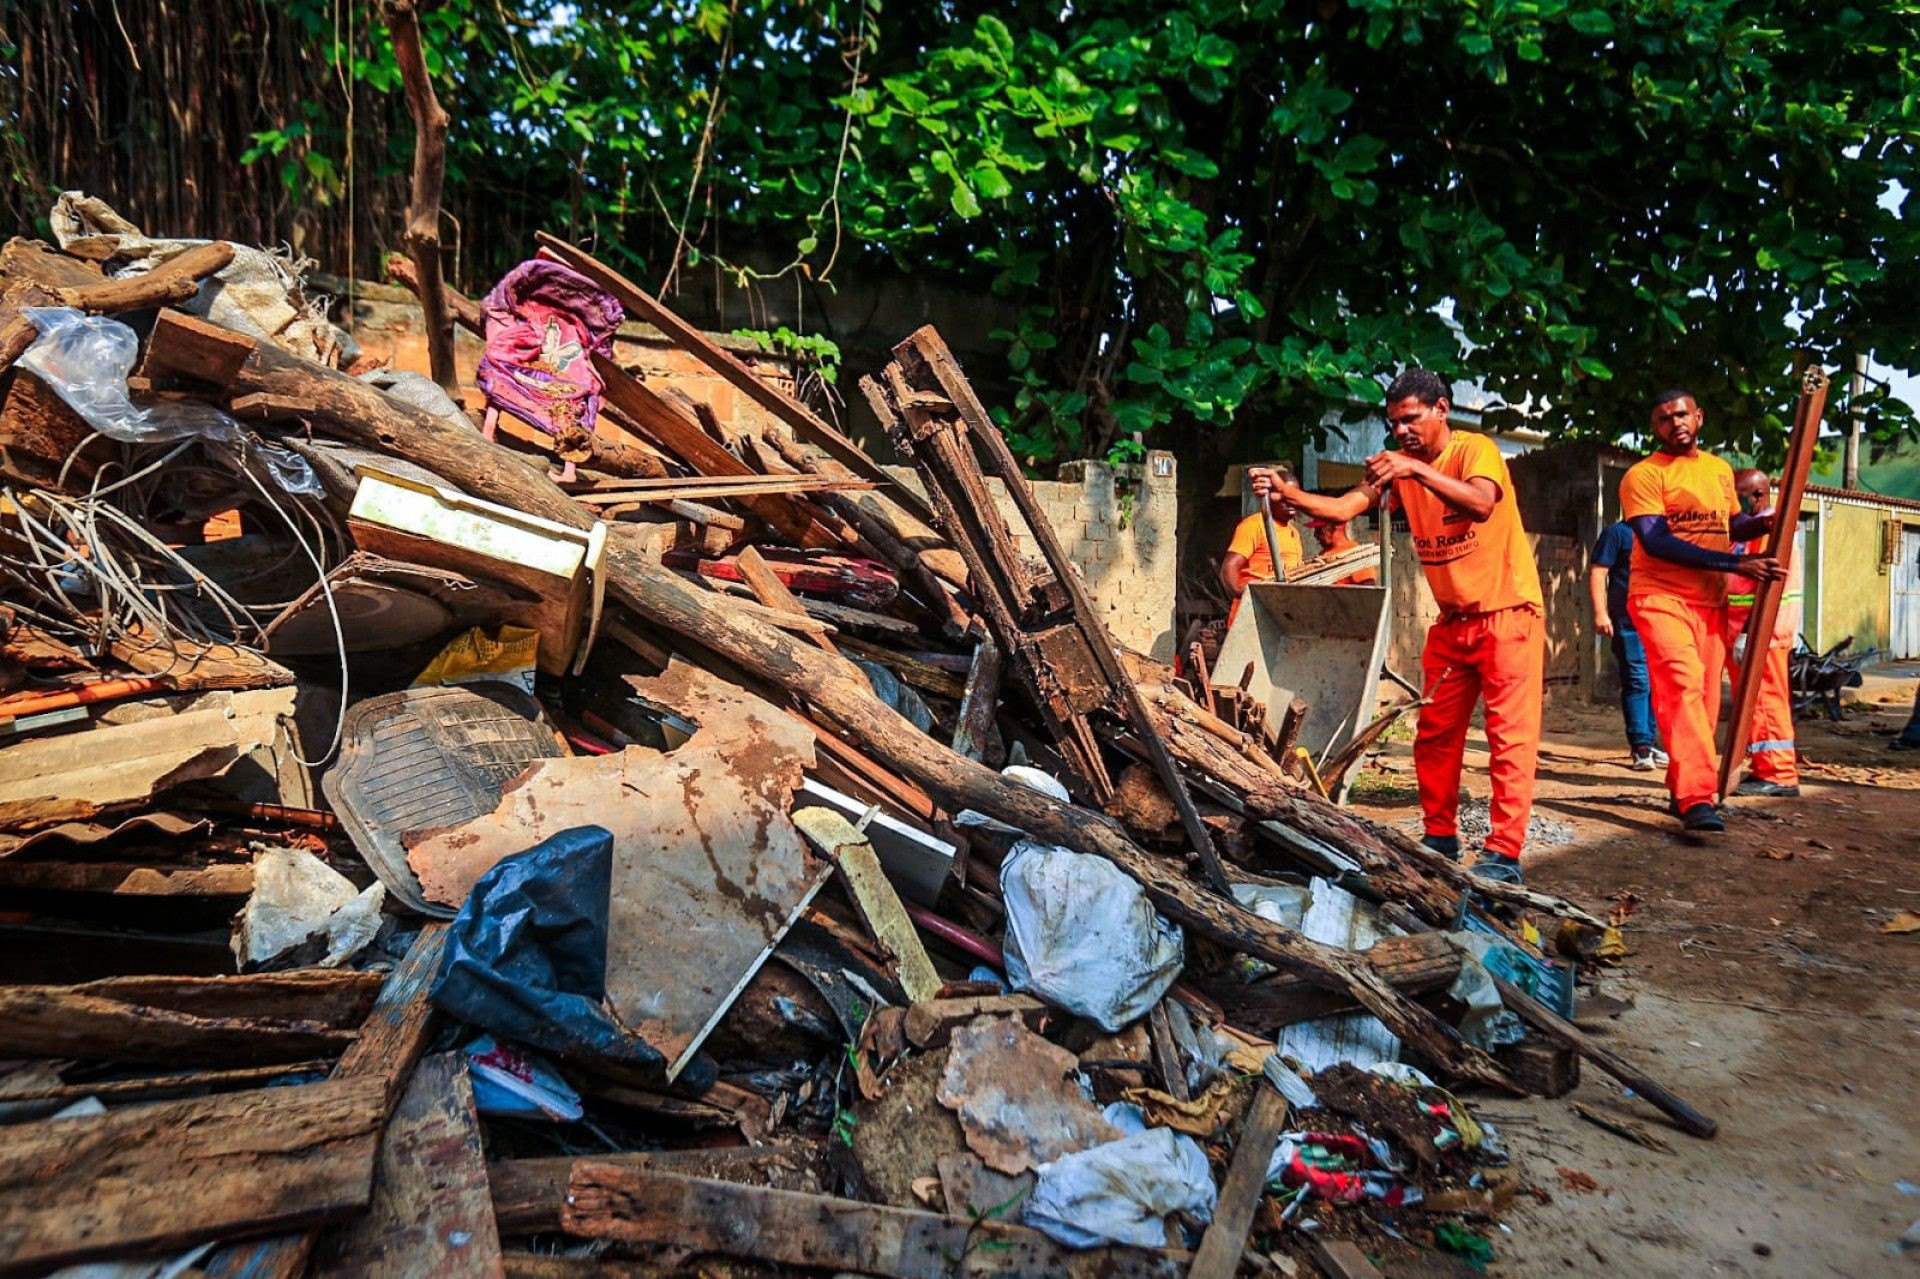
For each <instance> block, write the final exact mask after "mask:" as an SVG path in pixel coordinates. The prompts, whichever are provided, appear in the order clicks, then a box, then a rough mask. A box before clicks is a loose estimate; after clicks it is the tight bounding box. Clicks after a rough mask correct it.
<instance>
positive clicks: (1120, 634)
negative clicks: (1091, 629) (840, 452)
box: [887, 451, 1180, 661]
mask: <svg viewBox="0 0 1920 1279" xmlns="http://www.w3.org/2000/svg"><path fill="white" fill-rule="evenodd" d="M887 470H888V472H889V473H890V474H892V475H894V476H895V477H897V478H898V479H899V480H900V482H901V483H902V484H904V485H905V486H907V487H908V488H911V489H912V490H913V491H914V492H916V493H924V491H925V490H924V489H923V488H922V487H921V484H920V477H919V476H918V475H917V474H916V473H915V472H914V471H913V470H912V469H911V468H909V467H888V468H887ZM1178 479H1179V474H1178V470H1177V468H1176V466H1175V464H1174V459H1173V455H1172V454H1171V453H1162V452H1158V451H1156V452H1152V453H1149V454H1147V460H1146V461H1145V462H1144V463H1142V464H1141V465H1139V466H1136V467H1127V468H1126V474H1125V475H1124V476H1122V475H1116V474H1115V471H1114V468H1113V467H1111V466H1108V465H1107V464H1106V463H1104V462H1069V463H1067V464H1066V465H1065V466H1063V467H1061V468H1060V478H1059V479H1058V480H1036V481H1032V482H1031V483H1030V484H1029V487H1030V488H1032V489H1033V494H1034V498H1035V500H1036V501H1038V503H1039V505H1040V510H1041V512H1042V514H1043V515H1044V516H1045V517H1046V520H1047V523H1048V524H1049V525H1051V526H1052V528H1053V531H1054V535H1055V536H1056V537H1058V538H1059V539H1060V544H1061V549H1063V550H1064V551H1065V552H1066V554H1067V558H1068V559H1069V560H1071V561H1072V563H1073V565H1074V566H1075V567H1076V568H1077V569H1078V570H1079V571H1080V577H1081V580H1082V581H1084V582H1085V583H1086V585H1087V589H1088V591H1089V593H1091V594H1092V596H1093V601H1094V604H1095V606H1096V607H1097V608H1098V609H1099V610H1100V614H1101V620H1102V621H1104V622H1105V623H1106V624H1107V629H1109V630H1110V631H1112V632H1113V636H1114V638H1115V639H1117V640H1119V641H1120V642H1121V643H1122V644H1125V645H1126V646H1127V647H1128V648H1131V649H1134V650H1135V651H1137V652H1141V653H1145V654H1147V655H1148V656H1150V657H1154V658H1157V659H1159V660H1161V661H1172V660H1173V653H1174V634H1173V597H1174V583H1175V580H1176V579H1177V577H1178V575H1179V573H1178V569H1179V556H1178V554H1177V551H1176V547H1175V544H1174V529H1175V526H1176V524H1177V522H1178V518H1179V514H1180V503H1179V497H1178V494H1177V491H1176V486H1177V482H1178ZM987 484H988V487H989V488H990V489H991V490H992V492H993V496H994V504H995V505H996V506H998V507H999V508H1000V513H1001V515H1002V516H1003V517H1004V518H1005V519H1006V521H1007V525H1008V527H1009V528H1011V529H1012V530H1013V533H1014V545H1015V549H1016V550H1018V551H1019V552H1020V554H1021V556H1022V557H1023V558H1025V559H1028V560H1031V561H1033V562H1034V563H1035V564H1039V563H1042V562H1043V561H1042V559H1041V555H1040V547H1039V545H1038V544H1037V543H1036V542H1035V541H1034V538H1033V536H1032V535H1031V534H1030V533H1028V532H1027V527H1026V522H1025V521H1024V520H1022V519H1021V518H1020V513H1019V511H1018V510H1017V509H1016V508H1015V506H1014V504H1013V498H1012V497H1011V496H1009V495H1008V493H1007V490H1006V486H1005V485H1003V484H1001V483H1000V482H999V481H998V480H989V481H987Z"/></svg>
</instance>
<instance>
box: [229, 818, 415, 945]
mask: <svg viewBox="0 0 1920 1279" xmlns="http://www.w3.org/2000/svg"><path fill="white" fill-rule="evenodd" d="M385 901H386V889H385V888H384V887H382V886H381V885H379V884H374V885H372V886H371V887H369V888H367V889H366V890H365V891H364V892H363V891H361V890H359V889H357V888H355V887H354V886H353V881H352V880H350V879H348V878H347V877H346V876H345V875H342V874H341V873H340V872H339V871H337V870H335V869H334V868H333V867H331V866H329V865H327V864H326V863H325V862H323V861H321V860H320V859H319V858H318V857H315V856H314V855H313V854H312V853H309V852H307V851H306V850H304V849H299V848H269V849H267V850H266V851H264V852H262V853H261V854H260V855H259V856H258V857H256V858H255V859H254V863H253V893H252V895H251V896H249V897H248V898H247V904H246V906H245V907H243V908H242V909H241V911H240V918H239V921H238V924H237V926H236V927H235V929H234V935H233V955H234V958H235V959H236V960H238V961H239V964H240V968H241V970H242V971H245V972H257V971H259V970H260V969H262V968H265V967H267V966H269V965H271V964H273V962H274V961H275V960H277V959H281V958H282V957H283V956H292V955H294V952H296V951H297V952H300V953H299V954H298V955H297V956H294V957H295V958H296V959H298V961H299V962H301V963H303V964H304V963H312V964H314V965H315V966H317V967H320V968H337V967H338V966H339V965H341V964H344V963H345V962H346V961H347V960H349V959H351V958H353V956H355V955H357V954H359V953H360V952H361V951H362V950H364V949H365V948H366V946H367V943H369V942H371V941H372V940H373V939H374V937H375V936H377V935H378V934H379V932H380V907H381V905H382V903H384V902H385ZM322 946H323V947H324V949H323V951H322V953H320V954H318V955H312V954H310V953H309V952H311V951H314V950H316V949H320V948H321V947H322Z"/></svg>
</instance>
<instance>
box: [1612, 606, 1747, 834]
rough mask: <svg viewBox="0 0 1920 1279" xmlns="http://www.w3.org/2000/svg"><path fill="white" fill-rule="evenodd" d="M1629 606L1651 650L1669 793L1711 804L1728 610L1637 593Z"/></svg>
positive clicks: (1684, 805) (1686, 801) (1683, 805)
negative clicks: (1715, 734) (1715, 735)
mask: <svg viewBox="0 0 1920 1279" xmlns="http://www.w3.org/2000/svg"><path fill="white" fill-rule="evenodd" d="M1627 613H1628V615H1629V616H1631V617H1632V618H1633V624H1634V626H1635V628H1636V629H1638V630H1639V632H1640V642H1641V644H1642V645H1644V646H1645V648H1646V650H1647V682H1648V683H1649V684H1651V685H1652V686H1653V690H1652V691H1653V718H1654V720H1655V722H1656V723H1658V724H1659V725H1660V736H1661V737H1662V738H1664V739H1665V741H1666V743H1667V792H1668V793H1669V794H1671V795H1672V796H1673V799H1674V802H1675V803H1677V804H1679V805H1680V811H1681V812H1683V813H1684V812H1686V811H1687V810H1688V809H1689V808H1692V807H1693V806H1694V805H1695V804H1711V803H1712V802H1713V800H1714V794H1715V792H1716V791H1717V790H1718V789H1719V787H1720V753H1719V751H1717V750H1716V749H1715V748H1714V743H1713V733H1714V728H1715V727H1716V726H1717V725H1718V723H1719V722H1720V674H1721V672H1722V670H1724V669H1725V667H1726V664H1727V637H1726V627H1727V609H1726V606H1725V605H1724V604H1720V605H1709V604H1696V603H1694V602H1693V601H1691V600H1683V599H1680V598H1679V597H1677V596H1673V595H1630V596H1628V597H1627Z"/></svg>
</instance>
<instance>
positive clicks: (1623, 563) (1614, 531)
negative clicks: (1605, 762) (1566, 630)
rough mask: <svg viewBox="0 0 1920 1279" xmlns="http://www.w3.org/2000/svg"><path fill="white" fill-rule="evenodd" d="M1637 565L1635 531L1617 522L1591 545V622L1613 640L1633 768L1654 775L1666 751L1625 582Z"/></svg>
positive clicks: (1663, 765)
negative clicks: (1658, 735)
mask: <svg viewBox="0 0 1920 1279" xmlns="http://www.w3.org/2000/svg"><path fill="white" fill-rule="evenodd" d="M1632 566H1633V529H1632V528H1631V527H1630V526H1628V525H1627V524H1626V523H1625V522H1624V521H1620V522H1616V523H1614V524H1613V525H1611V526H1610V527H1608V528H1607V530H1606V531H1605V532H1603V533H1601V534H1600V540H1599V541H1597V542H1595V543H1594V544H1593V557H1592V560H1591V566H1590V567H1589V568H1588V569H1587V593H1588V595H1590V596H1591V597H1592V599H1593V624H1594V626H1595V627H1596V628H1597V629H1598V630H1599V632H1600V633H1601V634H1602V635H1605V636H1606V637H1607V638H1608V639H1610V640H1612V641H1613V660H1614V661H1615V662H1617V663H1619V666H1620V713H1621V715H1622V716H1623V717H1624V718H1625V719H1626V722H1627V748H1628V749H1629V750H1631V751H1632V752H1633V762H1632V767H1633V768H1634V769H1635V771H1637V772H1642V773H1650V772H1652V771H1653V770H1654V769H1656V768H1665V767H1666V766H1667V753H1666V752H1665V751H1663V750H1661V749H1660V748H1659V747H1658V746H1656V745H1654V726H1653V693H1652V685H1651V684H1650V683H1649V682H1648V679H1647V651H1646V649H1644V648H1643V647H1641V644H1640V633H1639V632H1638V631H1636V630H1635V629H1634V627H1633V618H1632V617H1630V616H1628V614H1627V582H1628V575H1629V574H1630V573H1631V572H1632Z"/></svg>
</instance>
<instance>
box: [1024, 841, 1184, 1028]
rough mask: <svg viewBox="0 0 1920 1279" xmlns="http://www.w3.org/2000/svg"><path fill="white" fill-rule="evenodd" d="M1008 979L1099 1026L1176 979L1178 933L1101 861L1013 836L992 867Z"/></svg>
mask: <svg viewBox="0 0 1920 1279" xmlns="http://www.w3.org/2000/svg"><path fill="white" fill-rule="evenodd" d="M1000 889H1001V893H1002V895H1003V897H1004V899H1005V901H1006V906H1007V940H1006V956H1007V984H1008V985H1010V986H1012V987H1013V988H1014V989H1015V990H1024V991H1030V992H1032V993H1033V994H1035V995H1038V996H1039V997H1040V998H1042V999H1044V1000H1046V1001H1047V1002H1048V1003H1050V1004H1055V1005H1058V1006H1059V1007H1061V1008H1065V1009H1066V1010H1068V1011H1069V1012H1073V1013H1078V1014H1079V1015H1080V1016H1082V1017H1086V1018H1087V1019H1089V1020H1090V1021H1092V1022H1094V1023H1095V1024H1096V1025H1098V1026H1099V1027H1100V1028H1101V1029H1103V1030H1107V1031H1116V1030H1119V1029H1120V1028H1121V1027H1122V1026H1124V1025H1126V1024H1127V1023H1128V1022H1131V1021H1137V1020H1138V1019H1140V1018H1141V1017H1144V1016H1146V1015H1147V1011H1148V1010H1149V1009H1150V1008H1152V1007H1153V1006H1154V1005H1155V1004H1157V1003H1159V1002H1160V998H1161V996H1163V995H1165V994H1166V993H1167V988H1168V987H1169V986H1171V985H1173V982H1174V979H1175V978H1176V977H1178V976H1179V975H1180V964H1181V961H1182V959H1183V958H1184V955H1185V949H1184V947H1183V945H1182V939H1181V935H1180V929H1179V928H1177V927H1176V926H1174V925H1172V924H1169V923H1168V922H1167V921H1166V920H1164V919H1162V918H1161V917H1160V916H1159V914H1158V913H1157V912H1155V910H1154V909H1153V904H1152V903H1151V902H1149V901H1148V900H1147V895H1146V893H1145V892H1144V891H1143V890H1142V889H1141V887H1140V884H1139V882H1138V881H1137V880H1135V879H1133V878H1132V877H1130V876H1129V875H1128V874H1127V873H1126V872H1125V871H1123V870H1121V869H1120V868H1119V867H1117V866H1115V865H1114V864H1113V863H1111V862H1109V861H1106V860H1104V859H1103V858H1099V857H1093V856H1090V855H1088V854H1086V853H1076V852H1073V851H1072V850H1070V849H1066V848H1054V847H1050V846H1048V845H1045V844H1037V843H1034V842H1033V841H1031V840H1021V841H1020V842H1019V843H1017V844H1015V845H1014V846H1013V850H1012V851H1011V852H1010V853H1008V854H1007V858H1006V860H1005V861H1004V862H1002V863H1001V864H1000Z"/></svg>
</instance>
